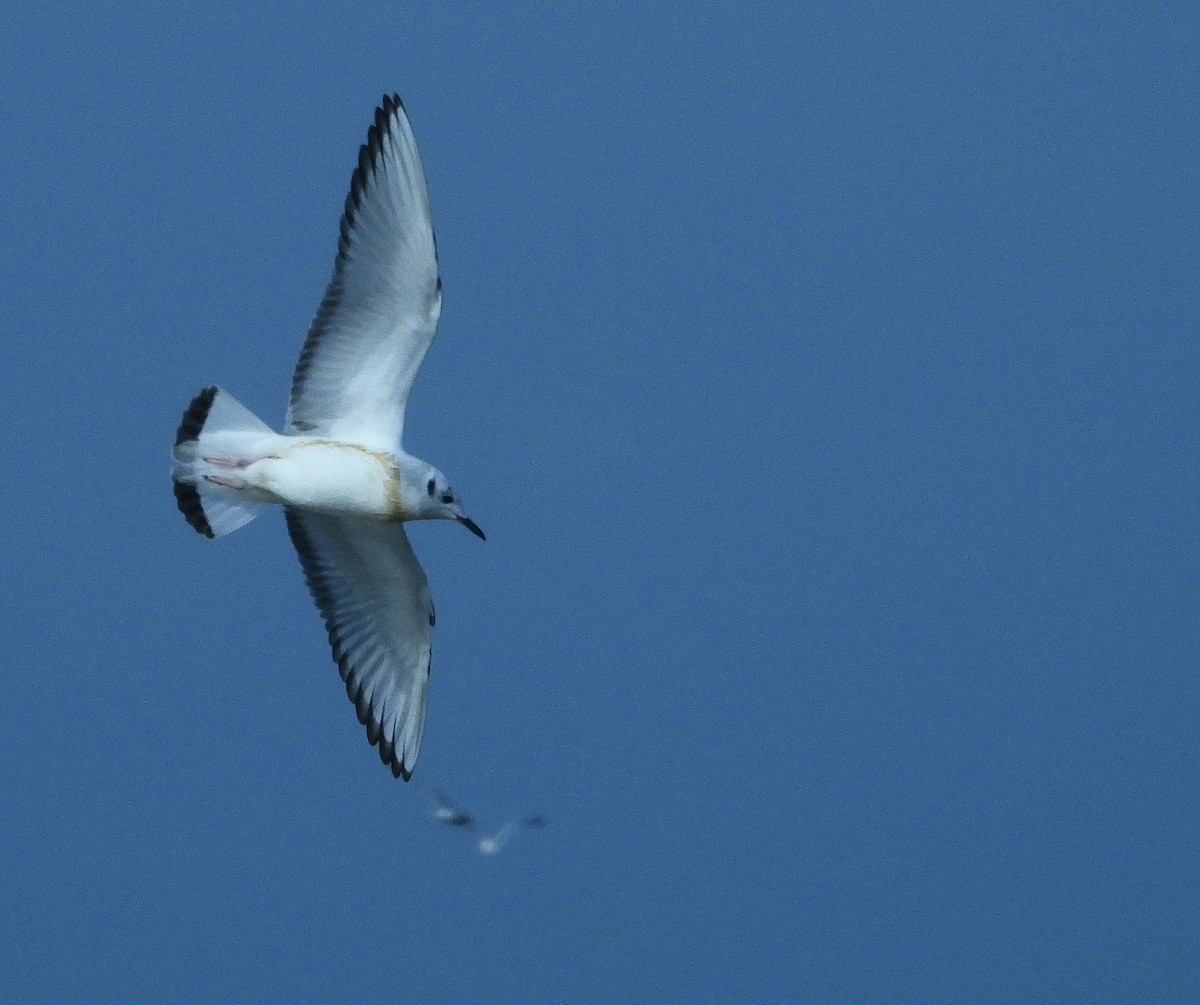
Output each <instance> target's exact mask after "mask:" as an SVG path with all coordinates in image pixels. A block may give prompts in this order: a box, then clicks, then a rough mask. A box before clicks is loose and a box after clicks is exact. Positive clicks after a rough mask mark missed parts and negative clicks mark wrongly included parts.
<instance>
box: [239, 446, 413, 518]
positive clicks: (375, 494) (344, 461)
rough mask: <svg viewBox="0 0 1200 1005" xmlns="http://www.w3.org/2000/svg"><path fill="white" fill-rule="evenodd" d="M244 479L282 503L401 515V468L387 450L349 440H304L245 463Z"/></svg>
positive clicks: (349, 513)
mask: <svg viewBox="0 0 1200 1005" xmlns="http://www.w3.org/2000/svg"><path fill="white" fill-rule="evenodd" d="M243 477H244V478H245V479H246V481H247V482H248V483H249V484H250V485H251V486H253V487H254V488H255V489H258V490H260V491H262V492H265V493H267V494H269V495H270V496H272V497H274V500H275V501H277V502H281V503H283V504H284V505H285V506H295V507H296V508H297V509H307V510H316V511H317V512H321V513H332V514H342V515H347V516H369V517H375V518H376V519H380V520H401V519H403V517H404V514H403V512H402V510H401V506H400V472H399V471H398V470H397V468H396V464H395V461H394V460H393V459H392V457H391V456H390V455H389V454H386V453H381V452H378V451H374V450H368V449H367V448H365V447H360V446H356V445H354V444H350V443H337V442H332V441H329V440H303V441H301V442H300V443H296V444H294V445H290V446H288V447H287V448H286V449H284V450H282V451H280V452H279V453H278V454H276V455H275V456H272V457H264V458H262V459H261V460H258V461H255V462H253V463H252V464H250V465H249V466H248V467H247V468H246V469H245V471H244V474H243Z"/></svg>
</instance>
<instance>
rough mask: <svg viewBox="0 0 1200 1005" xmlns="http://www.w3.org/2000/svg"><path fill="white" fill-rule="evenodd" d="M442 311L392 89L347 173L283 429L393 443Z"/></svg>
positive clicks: (421, 199) (412, 152)
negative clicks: (328, 269) (329, 271)
mask: <svg viewBox="0 0 1200 1005" xmlns="http://www.w3.org/2000/svg"><path fill="white" fill-rule="evenodd" d="M441 311H442V284H441V280H440V279H439V278H438V265H437V249H436V246H435V243H434V237H433V223H432V220H431V217H430V212H429V193H428V192H427V191H426V188H425V172H424V169H423V168H422V167H421V158H420V155H419V154H418V153H417V141H416V139H415V138H414V137H413V132H412V127H411V126H410V125H409V123H408V115H407V114H406V113H405V111H404V106H403V105H402V104H401V103H400V98H399V97H398V96H396V95H392V96H391V97H390V98H389V97H385V98H384V99H383V101H382V103H381V104H380V106H379V108H377V109H376V110H375V123H374V125H372V126H371V128H370V130H369V131H368V133H367V142H366V143H365V144H363V147H362V149H361V150H360V151H359V154H358V166H357V167H356V168H355V169H354V174H353V176H352V177H351V179H350V194H349V195H348V196H346V209H345V212H344V213H343V215H342V223H341V232H340V235H339V237H338V252H337V259H336V260H335V262H334V266H333V278H332V279H330V281H329V286H328V288H327V289H326V290H325V298H324V300H322V301H321V306H320V308H319V309H318V310H317V316H316V317H315V318H314V319H313V323H312V326H311V327H310V328H309V330H308V337H307V338H306V339H305V341H304V348H303V350H302V351H301V353H300V360H299V362H297V364H296V373H295V375H294V376H293V378H292V395H291V401H290V404H289V407H288V415H287V430H288V431H289V432H293V433H308V434H314V435H317V436H327V437H329V438H330V439H338V440H349V441H351V442H356V443H362V444H363V445H364V446H369V447H372V448H374V449H378V450H390V451H394V450H396V449H397V448H398V447H399V446H400V440H401V436H402V435H403V432H404V407H405V403H406V402H407V401H408V392H409V389H410V388H411V387H412V382H413V378H414V377H415V376H416V374H417V368H418V367H419V366H420V365H421V360H423V359H424V358H425V353H426V351H427V350H428V349H429V346H430V345H431V344H432V343H433V339H434V336H435V335H436V334H437V322H438V316H439V315H440V314H441Z"/></svg>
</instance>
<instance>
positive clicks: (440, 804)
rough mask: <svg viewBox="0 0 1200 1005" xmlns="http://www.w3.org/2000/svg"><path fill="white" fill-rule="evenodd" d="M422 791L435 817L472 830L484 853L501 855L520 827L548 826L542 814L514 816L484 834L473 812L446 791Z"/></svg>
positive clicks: (422, 789) (450, 825)
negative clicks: (496, 829) (447, 794)
mask: <svg viewBox="0 0 1200 1005" xmlns="http://www.w3.org/2000/svg"><path fill="white" fill-rule="evenodd" d="M414 784H417V783H414ZM421 791H422V792H424V793H425V795H427V796H428V797H429V800H430V802H432V803H433V819H434V820H436V821H438V823H441V824H445V825H446V826H447V827H456V828H459V829H461V830H467V831H470V832H471V834H472V835H474V837H475V845H476V847H477V848H478V849H479V851H480V852H481V853H482V854H484V855H499V854H500V851H501V849H502V848H503V847H504V846H505V845H506V844H507V843H508V840H509V838H511V837H512V836H513V835H514V834H515V833H516V832H517V830H518V829H519V828H523V827H545V826H546V818H545V817H543V816H541V815H540V814H539V815H537V816H531V817H514V818H513V819H511V820H509V821H508V822H507V823H505V824H504V826H503V827H501V828H500V829H499V830H498V831H496V833H494V834H482V833H480V831H479V821H478V820H477V819H476V818H475V817H474V816H473V815H472V814H470V813H468V812H467V811H466V810H464V809H462V807H460V806H458V805H456V804H455V803H452V802H451V801H450V799H449V798H448V797H447V796H446V795H445V794H444V793H442V792H440V791H439V790H438V789H431V788H427V787H426V786H421Z"/></svg>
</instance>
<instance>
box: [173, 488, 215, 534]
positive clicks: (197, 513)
mask: <svg viewBox="0 0 1200 1005" xmlns="http://www.w3.org/2000/svg"><path fill="white" fill-rule="evenodd" d="M174 487H175V505H176V506H178V507H179V512H180V513H182V514H183V518H184V519H185V520H187V522H188V523H189V524H191V525H192V527H193V528H194V529H195V530H196V531H197V532H198V533H201V534H203V535H204V536H205V537H216V535H215V534H214V533H213V529H212V525H211V524H210V523H209V522H208V517H206V516H205V515H204V506H203V504H202V503H201V502H200V493H199V492H197V491H196V486H194V485H186V484H184V483H183V482H175V483H174Z"/></svg>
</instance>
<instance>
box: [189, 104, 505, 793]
mask: <svg viewBox="0 0 1200 1005" xmlns="http://www.w3.org/2000/svg"><path fill="white" fill-rule="evenodd" d="M441 309H442V281H441V279H440V277H439V275H438V263H437V247H436V244H435V241H434V236H433V224H432V220H431V215H430V210H429V194H428V192H427V190H426V187H425V172H424V169H423V168H422V167H421V158H420V156H419V155H418V153H417V143H416V139H415V138H414V136H413V131H412V127H411V125H409V121H408V115H407V113H406V112H405V109H404V105H403V104H402V103H401V101H400V98H399V96H398V95H391V96H390V97H389V96H386V95H385V96H384V98H383V100H382V102H381V103H380V105H379V107H378V108H377V109H376V110H375V121H374V124H373V125H371V127H370V129H369V130H368V132H367V141H366V143H365V144H363V146H362V148H361V149H360V150H359V154H358V165H357V166H356V167H355V169H354V173H353V175H352V176H351V179H350V194H349V195H348V196H347V197H346V205H345V210H344V212H343V214H342V219H341V227H340V230H339V232H338V249H337V257H336V258H335V260H334V266H333V276H332V278H331V279H330V281H329V285H328V286H327V287H326V290H325V296H324V299H323V300H322V301H321V305H320V307H319V308H318V310H317V315H316V318H315V319H314V320H313V322H312V325H311V326H310V328H309V330H308V336H307V338H306V339H305V341H304V346H303V349H302V350H301V352H300V359H299V361H298V362H297V364H296V371H295V375H294V376H293V378H292V389H291V396H290V399H289V402H288V409H287V417H286V419H285V422H284V426H283V431H282V432H281V433H276V432H274V431H273V430H272V429H271V428H270V427H269V426H268V425H267V424H266V423H264V422H263V421H262V420H261V419H259V418H258V417H257V416H255V415H254V414H253V413H252V412H250V411H249V410H248V409H246V408H245V407H243V406H242V405H241V404H239V403H238V402H237V401H236V400H235V399H234V398H233V396H232V395H230V394H229V393H228V392H227V391H225V390H223V389H222V388H219V387H216V386H212V387H207V388H205V389H204V390H203V391H201V392H200V393H199V394H198V395H197V396H196V397H195V398H194V399H193V400H192V402H191V404H189V405H188V407H187V410H186V411H185V412H184V413H183V419H182V421H181V422H180V425H179V430H178V433H177V434H176V437H175V447H174V450H173V451H172V457H173V459H174V462H175V463H174V466H173V468H172V471H171V478H172V481H173V482H174V489H175V499H176V503H177V505H178V507H179V510H180V512H182V513H183V515H184V516H185V517H186V518H187V521H188V523H189V524H191V526H192V527H193V528H195V529H196V530H197V531H198V532H199V533H201V534H203V535H204V536H205V537H210V538H212V537H221V536H222V535H224V534H228V533H230V532H231V531H234V530H236V529H237V528H238V527H241V526H242V525H243V524H245V523H247V522H248V521H250V520H252V519H254V517H256V516H257V515H258V514H259V513H260V512H262V511H263V509H264V508H266V507H267V506H270V505H274V504H278V505H281V506H283V508H284V515H285V517H286V519H287V528H288V533H289V535H290V536H291V539H292V544H293V545H294V546H295V548H296V553H297V554H298V555H299V557H300V565H301V568H302V569H303V571H304V578H305V580H306V582H307V584H308V588H309V591H310V592H311V593H312V596H313V599H314V600H315V601H316V604H317V608H318V609H319V611H320V613H321V616H322V617H323V618H324V621H325V626H326V628H327V629H328V631H329V642H330V645H331V646H332V648H333V658H334V660H335V662H336V663H337V666H338V669H339V671H340V672H341V676H342V680H344V681H345V683H346V693H347V694H348V695H349V696H350V700H351V701H352V702H353V703H354V707H355V710H356V711H357V713H358V719H359V722H361V723H362V724H363V725H364V726H366V728H367V739H368V740H370V742H371V743H372V744H373V745H377V746H378V748H379V757H380V759H381V760H382V761H383V763H384V764H385V765H387V766H388V767H390V768H391V770H392V774H393V775H394V776H395V777H397V778H403V779H404V780H405V781H407V780H409V779H410V778H411V777H412V772H413V766H414V764H415V763H416V760H417V753H418V751H419V750H420V748H421V738H422V736H423V734H424V731H425V706H426V701H427V698H428V690H429V664H430V653H431V649H430V636H431V629H432V627H433V624H434V611H433V600H432V598H431V596H430V592H429V583H428V581H427V580H426V578H425V573H424V571H423V570H422V568H421V564H420V562H418V561H417V556H416V555H415V554H414V553H413V550H412V547H411V545H410V544H409V542H408V536H407V535H406V534H405V532H404V524H405V523H406V522H407V521H409V520H456V521H458V522H459V523H461V524H462V525H463V526H464V527H466V528H467V530H469V531H471V533H473V534H475V535H476V536H478V537H480V538H483V536H484V535H483V531H481V530H480V529H479V527H478V526H477V525H476V524H475V522H474V521H473V520H471V519H470V517H468V516H467V514H466V511H465V510H464V509H463V505H462V501H461V500H460V499H459V497H458V496H457V495H456V494H455V492H454V490H453V489H452V488H451V487H450V483H449V482H448V481H447V479H446V476H445V475H443V474H442V472H441V471H439V470H438V469H437V468H435V467H434V466H433V465H431V464H428V463H426V462H425V461H422V460H419V459H418V458H416V457H413V456H411V455H410V454H407V453H405V451H404V449H403V447H402V446H401V439H402V436H403V433H404V411H405V405H406V403H407V401H408V392H409V389H410V388H411V387H412V383H413V379H414V377H415V376H416V373H417V369H418V368H419V367H420V365H421V361H422V360H423V359H424V358H425V353H426V352H427V351H428V349H429V346H430V345H431V344H432V343H433V340H434V337H435V336H436V334H437V323H438V317H439V315H440V314H441Z"/></svg>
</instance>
